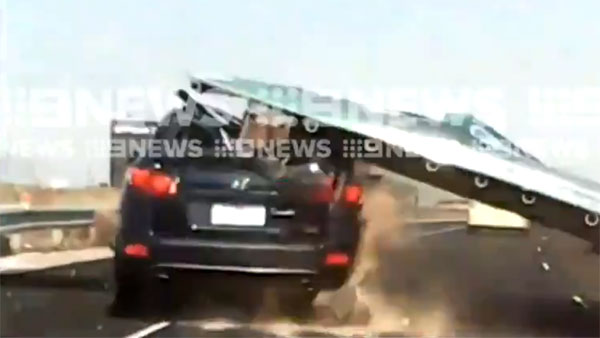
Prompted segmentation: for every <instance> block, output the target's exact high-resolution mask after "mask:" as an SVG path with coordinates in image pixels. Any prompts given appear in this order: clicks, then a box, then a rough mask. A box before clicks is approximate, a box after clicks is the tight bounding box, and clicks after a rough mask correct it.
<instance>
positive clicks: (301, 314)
mask: <svg viewBox="0 0 600 338" xmlns="http://www.w3.org/2000/svg"><path fill="white" fill-rule="evenodd" d="M318 293H319V290H317V289H314V288H313V289H311V290H306V289H300V290H295V291H293V292H286V293H283V294H281V295H280V297H279V309H280V310H281V311H282V312H283V313H284V314H285V315H288V316H291V317H295V318H300V319H302V318H306V317H308V316H310V314H312V310H313V301H314V300H315V298H316V297H317V294H318Z"/></svg>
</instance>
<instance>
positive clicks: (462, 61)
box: [0, 0, 600, 178]
mask: <svg viewBox="0 0 600 338" xmlns="http://www.w3.org/2000/svg"><path fill="white" fill-rule="evenodd" d="M0 1H3V2H4V3H3V6H2V7H0V8H2V10H3V19H4V21H6V22H3V26H2V27H4V29H3V32H2V36H3V38H4V39H5V41H4V43H3V44H2V45H1V46H5V47H6V48H5V50H3V51H2V53H1V54H2V55H4V61H3V63H2V65H1V66H2V68H0V73H1V74H0V75H2V76H4V78H5V83H7V84H8V87H9V88H15V87H19V86H21V87H26V88H40V87H44V88H46V87H53V88H54V87H58V88H67V89H72V88H88V89H90V90H101V89H106V88H122V87H127V86H153V87H160V88H163V89H164V90H171V89H173V90H174V89H176V88H177V87H178V86H181V85H184V84H185V83H186V76H187V75H188V74H191V73H195V74H198V73H200V74H211V75H212V74H218V75H237V76H244V77H252V78H258V79H263V80H268V81H274V82H281V83H289V84H298V85H303V86H305V87H309V88H316V89H322V90H326V91H329V90H332V91H341V92H342V93H345V94H347V95H348V96H351V97H352V98H354V99H356V100H358V101H359V102H363V103H366V104H368V105H370V106H373V107H375V108H377V109H384V108H385V109H406V107H405V106H406V105H407V103H406V102H397V101H398V100H393V99H392V100H386V101H385V102H382V101H381V99H378V98H376V97H375V98H374V97H373V96H375V95H371V94H372V93H375V92H379V91H384V92H389V91H391V90H393V89H398V88H404V89H407V88H408V89H411V90H416V91H417V92H419V93H422V92H424V91H427V90H433V91H434V92H436V93H437V92H438V91H440V90H445V89H448V90H456V91H458V90H463V89H465V88H467V89H471V90H474V91H479V90H484V89H486V88H487V89H489V88H491V89H493V90H495V91H497V92H498V93H500V94H501V96H500V98H499V99H497V100H496V104H495V105H492V107H486V106H483V107H481V106H478V105H467V107H451V106H449V107H447V109H445V110H447V111H455V110H456V111H460V112H471V113H473V114H475V115H476V116H481V117H482V118H483V119H484V120H486V121H488V122H491V123H492V124H493V125H494V126H495V127H497V128H498V129H500V130H502V131H503V132H505V133H506V134H507V135H509V136H510V137H511V138H513V139H514V140H515V141H516V143H517V144H521V145H523V147H524V148H526V149H528V150H530V151H531V152H533V153H534V155H538V156H539V157H541V158H542V159H544V160H546V161H547V162H548V163H550V164H551V165H554V166H557V167H562V168H566V169H568V170H570V171H573V172H575V173H577V174H580V175H583V176H587V177H591V178H595V177H594V176H595V173H596V172H597V171H598V169H599V168H600V158H599V157H600V156H598V154H597V153H598V151H597V150H596V149H598V147H600V137H598V136H597V131H598V129H599V128H600V123H598V122H597V120H598V121H600V98H599V97H600V95H598V92H594V93H595V94H596V96H593V97H594V98H595V99H592V100H591V101H590V100H587V101H586V102H587V103H588V104H587V105H586V106H585V107H584V108H581V105H579V106H578V105H577V104H571V105H568V106H567V108H564V109H562V110H563V111H561V112H560V114H559V115H560V116H558V117H557V115H556V114H551V111H550V112H548V111H547V110H548V109H546V110H543V109H542V110H541V111H540V109H539V108H535V107H533V108H532V99H531V98H532V94H531V93H532V92H531V90H532V88H543V89H547V88H550V89H553V90H554V89H556V90H558V91H560V90H566V91H567V93H572V92H577V91H578V90H580V89H582V88H583V89H585V88H592V89H594V88H596V89H598V88H600V63H599V62H598V60H600V44H598V41H600V24H598V13H600V1H586V0H580V1H566V0H565V1H553V0H545V1H534V0H531V1H530V0H520V1H519V0H506V1H491V0H490V1H477V0H465V1H442V0H439V1H433V0H424V1H405V0H389V1H377V0H375V1H352V0H346V1H342V0H339V1H336V0H323V1H286V0H279V1H276V0H254V1H244V0H230V1H203V0H198V1H194V0H171V1H167V0H162V1H161V0H118V1H117V0H86V1H78V0H0ZM357 93H359V94H357ZM551 93H554V92H551ZM555 96H556V95H555ZM409 101H410V100H409ZM588 101H590V102H591V103H590V102H588ZM552 102H553V101H552ZM568 102H571V101H568ZM0 106H2V105H0ZM408 106H409V109H410V108H413V109H417V110H419V109H421V108H423V109H424V110H427V109H426V107H423V106H422V105H418V104H417V105H412V104H408ZM413 106H414V107H413ZM536 107H537V106H536ZM485 108H491V109H485ZM0 109H2V108H1V107H0ZM413 109H411V110H413ZM536 109H537V110H536ZM6 111H7V109H6V108H4V111H1V110H0V114H8V113H7V112H6ZM417 112H421V113H423V111H417ZM425 113H427V112H425ZM546 113H548V114H546ZM577 114H587V115H586V116H588V118H589V116H591V117H592V118H591V119H588V120H593V123H590V122H589V121H588V120H585V119H584V120H582V119H579V115H577ZM573 121H574V122H573ZM577 121H579V122H577ZM581 121H583V122H581ZM5 129H8V128H5ZM10 129H11V130H2V126H0V142H9V141H6V140H7V139H8V136H7V135H9V134H11V135H12V136H10V137H11V138H10V140H14V139H15V138H19V137H25V136H24V135H28V136H27V137H34V138H35V137H39V138H47V137H50V138H51V137H55V136H57V135H62V134H64V131H61V132H57V131H47V132H45V131H40V130H37V129H35V128H27V126H25V127H23V128H21V129H18V130H17V129H14V128H12V127H11V128H10ZM70 132H72V133H73V135H85V134H86V133H89V132H90V131H89V130H79V131H76V130H74V131H68V132H67V133H70ZM2 134H4V135H5V136H4V137H2ZM74 137H75V136H74ZM3 138H4V141H3V140H2V139H3ZM10 142H12V141H10ZM548 144H551V145H556V146H557V147H562V148H561V149H558V150H552V151H551V150H548V149H547V148H548V147H547V145H548ZM544 147H546V149H544ZM90 163H91V162H90ZM86 165H87V166H90V165H91V164H89V163H88V164H86ZM56 166H57V167H56V172H59V169H60V161H58V162H56ZM85 170H88V171H89V170H91V169H85ZM102 170H104V169H102ZM24 175H25V174H24ZM90 175H91V176H94V175H100V176H102V174H101V173H99V174H94V173H92V174H90Z"/></svg>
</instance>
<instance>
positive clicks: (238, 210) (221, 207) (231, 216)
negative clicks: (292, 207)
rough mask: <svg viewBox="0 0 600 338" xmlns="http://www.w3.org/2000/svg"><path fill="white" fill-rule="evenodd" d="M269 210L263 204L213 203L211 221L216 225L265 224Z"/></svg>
mask: <svg viewBox="0 0 600 338" xmlns="http://www.w3.org/2000/svg"><path fill="white" fill-rule="evenodd" d="M266 218H267V211H266V209H265V207H264V206H262V205H232V204H213V205H212V207H211V208H210V222H211V223H212V224H215V225H240V226H264V225H265V220H266Z"/></svg>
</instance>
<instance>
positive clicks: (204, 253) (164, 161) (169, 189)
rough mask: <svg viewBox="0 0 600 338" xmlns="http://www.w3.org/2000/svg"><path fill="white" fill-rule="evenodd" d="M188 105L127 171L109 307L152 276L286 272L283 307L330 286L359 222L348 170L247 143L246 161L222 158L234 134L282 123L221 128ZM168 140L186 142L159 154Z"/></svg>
mask: <svg viewBox="0 0 600 338" xmlns="http://www.w3.org/2000/svg"><path fill="white" fill-rule="evenodd" d="M188 104H189V102H188ZM197 108H198V109H197V111H196V112H195V113H194V116H193V119H192V121H191V123H190V124H189V125H187V126H180V121H179V120H178V117H177V113H176V112H173V113H170V114H168V115H167V117H166V118H165V120H164V121H163V122H162V123H161V126H160V127H159V128H158V130H157V131H156V135H155V136H154V140H155V141H157V142H158V144H159V145H160V147H158V148H160V149H159V151H158V150H157V151H155V152H154V153H153V152H152V151H146V150H143V148H141V147H140V149H142V150H140V149H138V154H137V158H136V159H135V160H134V161H133V162H132V163H131V166H130V168H129V170H128V173H127V177H126V182H125V187H124V191H123V197H122V204H121V217H122V218H121V221H122V223H121V224H122V226H121V228H120V231H119V233H118V235H117V238H116V240H115V264H114V266H115V270H114V271H115V280H116V283H117V291H116V298H115V301H116V303H125V304H129V305H131V304H134V303H137V302H140V301H143V300H144V299H145V298H147V297H146V296H147V294H146V292H148V291H149V290H152V286H153V285H155V282H156V280H157V279H158V278H162V279H169V278H170V277H171V276H173V275H175V274H177V273H179V272H182V271H196V272H207V271H213V272H214V271H217V272H221V273H224V274H225V275H226V276H228V275H235V274H246V275H262V276H272V277H273V278H275V277H281V276H286V277H287V278H284V279H285V280H286V281H288V282H287V283H288V286H291V287H292V288H295V289H296V290H297V292H296V293H295V297H296V298H294V299H292V298H289V297H288V298H286V303H294V304H296V306H307V305H310V304H311V303H312V300H313V299H314V297H315V296H316V294H317V292H318V291H319V290H321V289H335V288H338V287H340V286H341V285H342V284H343V283H344V282H345V280H346V278H347V276H348V275H349V272H350V271H351V269H352V266H353V263H354V257H355V252H356V249H357V243H358V240H359V236H360V230H361V227H362V224H363V222H362V219H361V217H360V209H361V204H362V188H361V186H360V185H357V184H355V183H354V180H353V175H352V170H345V169H344V168H342V167H340V166H338V165H336V163H335V161H332V160H331V159H328V158H314V157H310V156H305V157H303V158H300V157H294V156H291V157H290V156H287V157H286V158H284V159H282V158H278V157H277V156H267V155H265V152H267V153H268V149H265V148H262V149H258V148H257V147H251V149H249V152H250V153H251V154H252V156H248V151H246V152H245V155H244V156H237V155H239V154H237V153H236V154H234V153H235V152H236V151H235V150H234V151H229V153H228V154H227V155H226V156H225V155H224V153H220V150H222V149H224V147H225V146H226V143H227V142H230V143H231V142H233V141H232V140H233V139H234V138H240V139H244V138H245V139H250V140H254V141H256V140H260V139H265V138H266V139H269V138H270V139H273V138H276V139H279V140H281V139H284V140H285V139H288V140H289V130H287V131H288V133H285V132H284V133H280V134H278V135H275V134H277V132H273V129H275V130H279V131H281V130H284V129H285V127H284V126H275V127H273V126H268V125H261V124H260V123H258V122H257V121H256V114H252V113H249V112H247V111H246V112H245V113H244V116H242V117H241V118H239V119H230V120H229V121H228V122H223V121H222V119H220V118H216V117H218V116H215V115H214V114H215V110H214V109H213V110H210V113H211V114H209V111H208V110H207V107H204V106H203V105H200V104H198V107H197ZM273 135H275V136H273ZM192 140H195V141H198V142H197V143H196V145H199V147H200V148H201V149H195V148H193V147H192V145H193V144H194V143H192V142H191V141H192ZM173 142H175V143H177V142H179V145H180V146H181V144H182V142H183V143H186V142H187V143H186V146H187V147H188V148H189V149H187V151H188V152H187V153H184V154H183V156H168V154H166V152H165V147H169V146H170V145H169V143H173ZM258 143H260V142H258ZM263 144H264V142H263ZM190 149H191V150H192V152H194V151H195V152H197V153H200V152H201V153H202V156H191V155H190ZM154 150H156V149H154ZM229 150H230V149H229ZM271 150H272V149H271ZM140 152H141V153H140ZM157 154H158V155H157ZM261 154H262V155H264V156H262V155H261ZM171 155H172V154H171ZM179 155H181V154H179ZM193 155H198V154H193ZM259 155H261V156H259Z"/></svg>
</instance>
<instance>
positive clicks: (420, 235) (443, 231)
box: [415, 225, 465, 238]
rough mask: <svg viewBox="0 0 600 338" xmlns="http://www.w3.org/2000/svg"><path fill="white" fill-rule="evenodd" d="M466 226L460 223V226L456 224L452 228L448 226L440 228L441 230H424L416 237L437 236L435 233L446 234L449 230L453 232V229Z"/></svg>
mask: <svg viewBox="0 0 600 338" xmlns="http://www.w3.org/2000/svg"><path fill="white" fill-rule="evenodd" d="M464 228H465V227H464V226H462V225H460V226H454V227H451V228H446V229H440V230H434V231H428V232H424V233H422V234H419V235H417V236H415V238H423V237H430V236H435V235H441V234H445V233H448V232H453V231H457V230H463V229H464Z"/></svg>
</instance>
